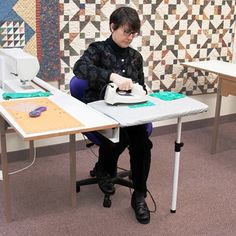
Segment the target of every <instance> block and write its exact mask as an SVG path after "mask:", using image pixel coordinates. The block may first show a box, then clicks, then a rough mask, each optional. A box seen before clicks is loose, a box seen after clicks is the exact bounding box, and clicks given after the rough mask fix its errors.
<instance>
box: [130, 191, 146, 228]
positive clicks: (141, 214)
mask: <svg viewBox="0 0 236 236" xmlns="http://www.w3.org/2000/svg"><path fill="white" fill-rule="evenodd" d="M131 206H132V208H133V209H134V212H135V216H136V219H137V220H138V221H139V223H141V224H148V223H149V222H150V211H149V209H148V206H147V203H146V202H145V198H144V194H142V193H137V192H135V191H134V192H133V194H132V198H131Z"/></svg>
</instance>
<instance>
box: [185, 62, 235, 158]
mask: <svg viewBox="0 0 236 236" xmlns="http://www.w3.org/2000/svg"><path fill="white" fill-rule="evenodd" d="M181 65H183V66H184V67H191V68H194V69H197V70H203V71H208V72H212V73H214V74H216V75H217V76H218V89H217V99H216V108H215V120H214V128H213V136H212V143H211V153H212V154H214V153H215V152H216V145H217V139H218V133H219V121H220V109H221V100H222V96H225V97H227V96H228V95H234V96H236V64H233V63H230V62H225V61H219V60H211V61H197V62H186V63H182V64H181Z"/></svg>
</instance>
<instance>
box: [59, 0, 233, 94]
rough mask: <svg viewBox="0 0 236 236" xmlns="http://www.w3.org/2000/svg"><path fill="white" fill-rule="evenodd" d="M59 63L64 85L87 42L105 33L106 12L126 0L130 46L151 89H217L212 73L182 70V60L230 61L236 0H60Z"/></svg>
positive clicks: (191, 91) (201, 91)
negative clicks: (133, 31)
mask: <svg viewBox="0 0 236 236" xmlns="http://www.w3.org/2000/svg"><path fill="white" fill-rule="evenodd" d="M60 5H61V16H60V17H61V18H60V22H61V27H60V28H61V64H62V75H63V78H64V79H65V82H64V83H65V89H68V83H69V80H70V78H71V77H72V75H73V72H72V68H73V65H74V63H75V62H76V60H77V59H78V58H79V56H80V55H81V54H82V53H83V51H84V49H85V48H87V46H88V44H89V43H91V42H93V41H97V40H103V39H105V38H106V37H108V36H109V35H110V31H109V25H108V24H109V16H110V14H111V12H112V11H113V10H114V9H115V8H117V7H119V6H121V5H128V6H131V7H133V8H135V9H136V10H137V11H138V12H139V16H140V19H141V21H142V28H141V35H140V36H139V37H137V38H135V39H134V41H133V43H132V46H133V47H134V48H136V49H137V50H139V51H140V52H141V54H142V55H143V58H144V73H145V78H146V81H147V83H148V85H149V86H150V87H151V89H152V90H154V91H176V92H181V93H184V94H188V95H192V94H205V93H212V92H216V88H217V78H216V77H215V76H214V75H213V74H209V73H208V74H206V73H203V72H201V71H195V70H193V69H192V70H191V69H188V70H187V69H184V68H183V67H182V66H181V65H180V63H181V62H184V61H197V60H210V59H218V60H225V61H231V60H232V50H233V45H232V43H233V41H234V33H235V29H234V27H235V19H236V7H235V5H236V1H232V0H155V1H151V0H148V1H146V0H140V1H136V0H120V1H108V0H92V1H85V0H81V1H77V0H71V1H66V0H60Z"/></svg>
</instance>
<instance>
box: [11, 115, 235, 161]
mask: <svg viewBox="0 0 236 236" xmlns="http://www.w3.org/2000/svg"><path fill="white" fill-rule="evenodd" d="M234 121H236V114H230V115H225V116H221V118H220V123H221V124H223V123H228V122H234ZM213 123H214V118H207V119H203V120H196V121H189V122H184V125H183V127H182V130H183V131H185V130H192V129H198V128H204V127H208V126H213ZM175 131H176V124H173V125H166V126H161V127H155V128H154V129H153V132H152V136H153V137H154V136H161V135H165V134H170V133H173V132H175ZM85 148H87V147H86V143H85V141H84V140H79V141H77V142H76V150H83V149H85ZM36 151H37V157H46V156H55V155H59V154H63V153H69V143H62V144H55V145H49V146H43V147H38V148H37V150H36ZM68 155H69V154H68ZM28 157H29V150H28V149H25V150H19V151H14V152H8V160H9V161H10V162H11V161H19V160H27V159H28Z"/></svg>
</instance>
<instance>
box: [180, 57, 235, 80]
mask: <svg viewBox="0 0 236 236" xmlns="http://www.w3.org/2000/svg"><path fill="white" fill-rule="evenodd" d="M181 65H183V66H187V67H192V68H195V69H200V70H205V71H209V72H212V73H215V74H218V75H223V76H227V77H233V78H236V64H234V63H230V62H225V61H219V60H210V61H194V62H184V63H181Z"/></svg>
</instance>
